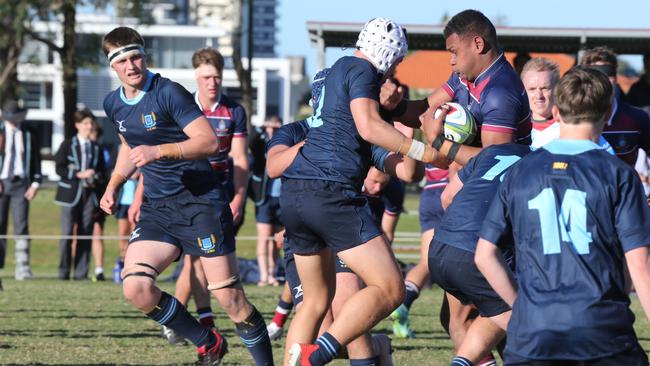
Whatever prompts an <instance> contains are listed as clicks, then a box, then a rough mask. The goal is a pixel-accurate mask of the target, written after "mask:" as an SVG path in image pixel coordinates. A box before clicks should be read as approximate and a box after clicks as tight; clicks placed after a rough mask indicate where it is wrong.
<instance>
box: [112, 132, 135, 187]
mask: <svg viewBox="0 0 650 366" xmlns="http://www.w3.org/2000/svg"><path fill="white" fill-rule="evenodd" d="M129 151H130V147H129V145H127V144H124V143H123V144H122V146H121V147H120V151H119V152H118V154H117V159H116V160H115V168H113V173H112V174H111V179H110V180H109V184H108V186H107V189H113V190H115V191H117V190H118V189H119V188H120V187H121V186H122V184H124V182H126V180H127V179H128V178H129V177H130V176H131V175H132V174H133V173H134V172H135V170H136V166H135V164H134V163H133V162H132V161H131V159H129ZM116 175H117V176H118V177H119V179H118V180H115V179H114V178H113V177H114V176H116ZM120 181H121V182H120ZM111 182H112V183H111Z"/></svg>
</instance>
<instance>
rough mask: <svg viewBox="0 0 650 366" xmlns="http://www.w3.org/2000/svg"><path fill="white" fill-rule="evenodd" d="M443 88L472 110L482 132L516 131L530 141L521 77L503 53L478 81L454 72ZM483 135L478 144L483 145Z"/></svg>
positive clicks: (528, 116)
mask: <svg viewBox="0 0 650 366" xmlns="http://www.w3.org/2000/svg"><path fill="white" fill-rule="evenodd" d="M442 88H443V89H444V90H445V91H446V92H447V94H449V96H450V97H451V98H452V100H453V101H454V102H456V103H459V104H461V105H463V106H465V107H466V108H467V109H469V111H470V112H471V113H472V115H473V116H474V118H475V119H476V122H477V124H478V126H479V127H480V130H481V131H490V132H500V133H507V134H512V135H514V136H515V140H514V141H516V142H524V143H526V142H529V140H530V128H531V127H530V126H531V124H530V107H529V105H528V96H527V95H526V89H525V88H524V85H523V83H522V82H521V79H520V78H519V76H518V75H517V73H516V72H515V70H513V68H512V66H510V63H509V62H508V60H506V58H505V57H504V56H503V54H501V55H500V56H499V57H498V58H497V59H496V60H495V61H494V62H493V63H492V65H490V66H489V67H488V68H487V69H486V70H485V71H483V72H482V73H481V74H480V75H479V76H478V77H477V78H476V79H475V80H474V82H469V81H467V80H465V79H461V78H460V76H459V75H458V74H457V73H452V74H451V76H450V77H449V80H448V81H447V83H446V84H444V85H443V86H442ZM480 136H481V134H480V133H479V134H478V138H477V139H476V141H474V145H477V146H480V143H481V141H480Z"/></svg>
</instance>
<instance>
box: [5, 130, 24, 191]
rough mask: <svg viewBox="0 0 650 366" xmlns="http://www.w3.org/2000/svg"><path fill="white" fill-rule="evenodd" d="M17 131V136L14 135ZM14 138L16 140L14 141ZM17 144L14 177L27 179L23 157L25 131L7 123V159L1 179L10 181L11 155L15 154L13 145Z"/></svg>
mask: <svg viewBox="0 0 650 366" xmlns="http://www.w3.org/2000/svg"><path fill="white" fill-rule="evenodd" d="M14 131H15V134H14ZM14 136H15V138H16V140H15V141H14ZM14 143H15V144H16V157H15V160H14V174H13V175H14V176H16V177H21V178H24V177H25V164H24V162H23V155H24V152H25V146H23V131H21V130H20V129H19V128H17V127H16V126H14V125H12V124H11V123H9V122H5V158H4V164H3V166H2V173H0V178H2V179H9V178H13V177H9V165H11V154H12V152H13V147H14V146H13V145H14Z"/></svg>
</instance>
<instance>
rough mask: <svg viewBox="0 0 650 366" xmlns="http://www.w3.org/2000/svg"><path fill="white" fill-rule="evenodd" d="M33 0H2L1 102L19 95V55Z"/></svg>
mask: <svg viewBox="0 0 650 366" xmlns="http://www.w3.org/2000/svg"><path fill="white" fill-rule="evenodd" d="M32 5H33V3H32V1H24V0H5V1H0V26H2V32H0V104H3V103H4V102H5V100H8V99H17V98H18V97H19V90H20V89H19V84H18V57H19V56H20V53H21V52H22V50H23V46H24V45H25V35H26V34H27V33H28V31H29V21H30V15H29V10H30V9H31V7H32Z"/></svg>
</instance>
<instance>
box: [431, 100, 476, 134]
mask: <svg viewBox="0 0 650 366" xmlns="http://www.w3.org/2000/svg"><path fill="white" fill-rule="evenodd" d="M446 104H447V106H449V113H447V118H445V123H444V131H443V133H444V135H445V138H446V139H447V140H451V141H454V142H458V143H461V144H463V143H468V144H469V143H471V142H472V140H474V136H476V120H475V119H474V116H472V113H471V112H470V111H469V110H468V109H467V108H465V107H463V106H462V105H460V104H458V103H446ZM441 111H442V110H441V109H440V108H438V110H436V113H435V115H434V118H438V116H439V115H440V112H441Z"/></svg>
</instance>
